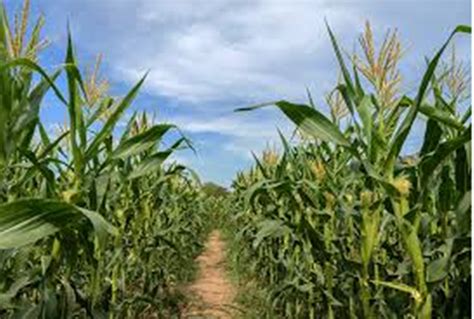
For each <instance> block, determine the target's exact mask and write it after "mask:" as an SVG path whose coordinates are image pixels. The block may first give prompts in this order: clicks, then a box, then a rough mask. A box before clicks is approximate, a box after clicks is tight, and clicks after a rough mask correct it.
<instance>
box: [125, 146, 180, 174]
mask: <svg viewBox="0 0 474 319" xmlns="http://www.w3.org/2000/svg"><path fill="white" fill-rule="evenodd" d="M171 153H172V151H164V152H157V153H154V154H152V155H150V156H147V157H146V158H145V159H144V160H143V161H141V162H140V163H139V164H138V165H137V167H136V168H135V169H134V170H133V171H132V172H131V173H130V175H129V176H128V178H129V179H134V178H138V177H141V176H143V175H147V174H150V173H152V172H154V171H156V170H157V169H159V167H160V166H161V164H163V162H164V161H165V160H166V159H167V158H168V157H169V156H170V155H171Z"/></svg>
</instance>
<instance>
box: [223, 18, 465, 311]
mask: <svg viewBox="0 0 474 319" xmlns="http://www.w3.org/2000/svg"><path fill="white" fill-rule="evenodd" d="M458 33H470V28H469V27H465V26H459V27H457V28H456V29H455V30H454V32H453V33H452V35H451V36H450V37H449V39H448V40H447V41H446V43H445V44H444V45H443V46H442V47H441V49H440V50H439V51H438V52H437V53H436V55H435V56H434V57H433V58H432V59H431V60H429V61H428V63H427V67H426V72H425V74H424V75H423V77H422V80H421V83H420V84H419V86H418V92H417V94H416V95H415V96H414V97H410V96H409V95H405V94H403V92H401V90H400V81H401V76H400V73H399V72H398V70H397V63H398V61H399V59H400V57H401V48H400V42H399V40H398V38H397V35H396V33H389V34H388V35H387V37H386V38H385V40H384V42H383V43H382V46H381V47H380V49H379V50H377V49H376V48H375V47H374V41H373V36H372V30H371V28H370V25H367V27H366V31H365V33H364V35H363V36H362V37H361V38H360V45H361V48H362V51H363V53H364V54H362V55H360V56H358V55H355V56H354V57H350V59H349V60H350V61H349V63H348V61H347V60H348V59H347V58H346V56H345V55H344V54H343V53H342V52H343V50H342V49H341V48H340V47H339V44H338V42H337V40H336V37H335V36H334V34H333V33H332V31H331V29H329V27H328V34H329V36H330V39H331V42H332V45H333V48H334V52H335V56H336V59H337V61H338V63H339V66H340V72H341V81H340V82H339V83H338V84H337V86H336V88H335V89H334V91H332V92H331V93H330V94H329V95H328V99H327V101H328V106H329V107H330V109H331V117H326V116H325V115H324V114H323V113H321V112H320V111H319V110H318V108H317V107H316V106H315V105H314V103H313V102H312V98H311V96H309V103H308V104H307V105H299V104H294V103H290V102H287V101H279V102H277V103H275V104H273V103H272V104H271V105H274V106H276V107H277V108H278V109H279V110H280V111H281V112H282V113H283V114H284V115H285V116H286V117H287V118H288V119H289V120H290V121H292V122H293V123H294V124H295V126H296V132H295V133H296V134H295V135H297V136H298V137H299V138H298V141H299V142H297V143H296V145H295V143H291V142H290V141H289V140H288V139H286V138H285V137H284V136H283V135H282V136H281V144H282V151H281V152H276V151H274V150H271V149H269V150H267V151H266V152H264V153H263V155H262V156H261V157H260V158H258V157H256V156H255V166H254V167H253V168H252V169H250V170H248V171H244V172H241V173H240V174H239V175H238V176H237V178H236V179H235V181H234V183H233V188H234V190H235V191H234V192H233V194H232V202H231V203H232V205H230V208H229V209H230V210H231V211H232V217H231V218H230V220H229V221H228V222H227V223H226V226H225V227H226V228H227V233H228V237H229V238H230V241H231V242H232V244H231V251H230V258H231V263H232V264H233V265H234V267H235V268H236V269H237V272H238V273H239V274H240V276H241V277H243V278H245V280H247V281H250V282H252V283H253V286H252V287H253V289H260V291H261V292H260V295H259V296H260V297H259V298H260V308H261V310H260V311H261V312H260V313H258V314H257V315H255V317H256V318H263V317H265V318H399V317H404V318H469V317H470V316H471V303H470V299H471V270H470V264H471V230H470V224H471V217H470V206H471V182H470V181H471V158H470V154H471V125H470V123H469V119H470V116H471V108H470V105H469V106H468V108H467V109H466V107H464V106H463V101H462V98H461V96H462V90H459V89H460V88H461V89H462V87H463V86H465V83H464V82H463V81H464V80H465V79H463V77H460V76H459V74H460V72H459V68H452V67H450V68H447V69H446V70H445V72H441V73H440V72H437V71H439V70H440V69H442V68H440V67H439V64H440V60H441V57H442V55H443V53H444V51H445V50H446V48H447V47H448V45H449V42H450V41H451V39H452V38H453V37H454V36H457V34H458ZM461 73H462V72H461ZM453 83H455V85H452V84H453ZM264 106H267V105H259V106H255V107H250V108H244V109H239V110H238V111H250V110H255V109H258V108H261V107H264ZM418 117H424V118H426V119H427V122H426V123H427V124H426V131H425V134H424V139H423V142H422V145H421V147H420V149H419V150H418V151H417V152H416V154H413V155H412V156H402V155H401V150H402V148H403V146H404V144H405V143H406V141H407V136H408V134H409V132H410V130H411V128H412V126H413V123H414V121H415V120H416V119H417V118H418ZM235 233H236V235H235V237H234V236H233V235H232V234H235ZM247 299H252V297H250V298H247ZM257 299H258V298H257ZM247 301H248V300H247ZM253 302H254V304H255V301H253ZM251 303H252V301H251ZM257 304H258V303H257ZM248 317H251V314H249V315H248Z"/></svg>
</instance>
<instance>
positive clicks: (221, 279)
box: [184, 230, 235, 319]
mask: <svg viewBox="0 0 474 319" xmlns="http://www.w3.org/2000/svg"><path fill="white" fill-rule="evenodd" d="M197 262H198V263H199V274H198V278H197V279H196V281H195V282H194V283H193V284H192V285H191V286H190V287H189V291H190V292H191V294H192V295H194V297H193V298H194V299H195V300H193V302H192V303H191V305H190V307H189V309H188V310H187V311H186V313H185V315H184V318H187V319H191V318H195V319H197V318H206V319H211V318H212V319H228V318H232V315H231V314H232V309H233V306H232V300H233V298H234V296H235V288H234V287H233V286H232V285H231V283H230V282H229V280H228V279H227V277H226V272H225V266H224V262H225V256H224V243H223V241H222V239H221V235H220V233H219V231H216V230H215V231H213V232H212V233H211V235H210V237H209V239H208V241H207V243H206V247H205V249H204V252H203V253H202V254H201V256H199V257H198V258H197Z"/></svg>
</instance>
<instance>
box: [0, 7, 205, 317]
mask: <svg viewBox="0 0 474 319" xmlns="http://www.w3.org/2000/svg"><path fill="white" fill-rule="evenodd" d="M29 20H31V19H30V18H29V1H25V3H24V6H23V10H22V12H21V13H19V14H18V15H16V16H15V18H14V21H13V22H9V21H8V16H7V13H6V10H5V8H4V7H1V8H0V317H1V318H28V319H30V318H48V319H51V318H150V317H154V318H172V317H173V316H176V315H177V314H179V313H180V311H181V307H182V298H181V293H180V291H181V290H180V289H179V283H182V282H185V281H186V280H189V279H190V278H191V277H192V276H193V271H194V269H193V267H192V266H191V265H192V264H193V259H194V257H195V256H196V255H197V254H198V253H199V251H200V249H201V247H202V241H203V239H204V237H205V233H206V229H207V226H206V223H205V221H206V216H205V214H204V212H205V210H206V207H204V206H203V205H204V204H203V203H204V199H205V196H204V194H203V193H202V192H201V191H200V190H199V187H198V184H199V182H198V181H197V180H196V179H195V178H194V177H193V174H191V173H190V172H189V171H188V170H187V169H186V168H185V167H183V166H181V165H178V164H171V165H165V164H163V162H164V161H165V160H166V159H167V158H169V157H170V155H171V154H173V152H174V151H176V150H178V149H180V148H183V147H188V146H189V145H188V144H189V142H188V141H187V139H186V138H184V137H178V138H175V140H174V141H173V136H176V135H177V134H174V135H171V136H170V133H171V132H179V131H178V130H177V128H176V127H175V126H173V125H171V124H165V123H156V121H154V120H153V119H152V118H150V116H149V115H147V114H137V113H134V114H133V115H132V116H131V117H130V116H129V115H128V114H130V113H129V112H127V110H128V109H129V108H130V105H131V104H132V102H133V100H134V98H135V97H136V96H137V94H138V91H139V89H140V87H141V85H142V83H143V81H144V79H142V80H141V81H140V82H139V83H138V84H137V85H136V86H135V87H133V88H132V89H131V90H130V92H129V93H127V94H126V95H125V96H124V97H121V98H115V97H112V96H111V95H109V94H108V93H107V87H108V83H107V81H105V80H103V78H101V77H100V75H99V73H98V65H97V66H96V68H94V69H93V70H92V71H90V72H87V73H86V75H85V76H84V75H83V72H82V71H81V70H80V69H79V67H78V63H77V61H76V58H75V52H74V47H73V44H72V41H71V37H69V39H68V45H67V51H66V57H65V61H64V64H62V65H61V66H60V67H59V68H58V69H57V70H55V71H53V72H49V71H47V70H46V69H44V68H42V67H41V66H40V65H39V64H38V52H39V51H40V50H41V49H43V48H44V47H45V45H46V43H45V42H44V41H43V40H42V38H41V35H40V32H41V27H42V26H43V19H42V18H40V19H39V20H38V21H37V22H36V23H35V24H34V25H33V26H31V27H29V25H28V21H29ZM47 104H56V105H55V106H54V107H55V108H58V109H59V108H63V109H64V110H66V124H65V125H63V126H61V127H59V128H58V129H57V130H56V131H53V132H52V129H51V128H50V127H48V126H47V125H46V124H45V123H44V122H43V121H42V120H41V118H40V112H41V109H43V108H44V107H47ZM51 107H52V106H51ZM165 136H169V137H168V138H166V140H167V141H168V146H164V145H165V143H164V142H163V138H164V137H165ZM170 140H172V142H171V143H170V142H169V141H170Z"/></svg>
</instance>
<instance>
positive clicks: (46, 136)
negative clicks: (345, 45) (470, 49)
mask: <svg viewBox="0 0 474 319" xmlns="http://www.w3.org/2000/svg"><path fill="white" fill-rule="evenodd" d="M29 9H30V2H29V1H28V0H25V2H24V4H23V7H22V10H21V12H19V13H18V14H16V15H9V14H8V13H7V10H6V9H5V7H4V6H3V5H2V6H1V8H0V318H25V319H26V318H28V319H29V318H48V319H49V318H110V319H112V318H182V313H183V308H184V307H185V305H186V296H185V295H184V294H185V293H184V292H183V289H182V287H183V286H185V285H186V284H187V283H189V282H190V281H192V280H193V278H194V277H195V275H196V262H195V260H196V257H197V256H198V255H199V254H200V253H201V251H202V249H203V247H204V243H205V241H206V238H207V237H208V234H209V233H210V231H211V230H212V229H213V228H219V229H221V230H222V232H223V233H224V235H225V236H224V237H225V238H226V241H227V244H228V249H227V252H226V253H227V259H228V260H227V261H228V268H229V271H230V272H232V273H234V274H235V277H236V278H237V279H236V281H237V282H238V284H239V287H240V290H241V294H240V297H239V298H238V300H237V301H238V302H239V303H240V307H239V309H240V312H241V314H242V317H243V318H330V319H331V318H337V317H339V318H420V319H421V318H423V319H428V318H470V317H471V163H472V159H471V105H470V95H469V91H470V85H469V84H470V83H469V79H468V78H467V74H466V72H465V69H463V67H462V66H461V65H459V64H458V63H457V62H456V59H455V54H454V53H453V56H452V58H451V59H449V58H446V55H447V52H448V51H449V48H450V45H451V42H452V41H453V39H454V38H455V37H463V36H464V37H466V36H468V35H466V34H470V33H471V28H470V27H468V26H464V25H460V26H458V27H456V28H455V29H454V31H453V32H452V34H451V35H450V36H449V38H448V39H447V40H446V42H445V43H444V44H442V46H441V47H440V49H439V50H438V51H437V52H436V54H435V55H434V56H433V57H431V58H430V59H428V60H427V63H426V65H425V66H423V68H424V69H425V72H424V74H423V75H422V77H421V79H420V83H419V84H418V85H417V90H416V93H415V94H411V93H405V92H404V89H403V86H402V82H403V81H402V75H401V73H400V71H399V62H400V60H401V59H402V57H403V48H402V45H401V42H400V40H399V39H398V35H397V33H396V32H388V33H387V34H386V37H385V38H384V41H383V42H382V43H381V45H380V47H377V46H376V44H375V41H374V36H373V31H372V29H371V27H370V24H368V23H367V25H366V27H365V31H364V33H363V35H362V36H361V37H360V38H359V51H357V52H355V53H354V54H350V55H349V54H346V51H344V50H343V49H342V48H341V47H340V46H339V43H338V41H337V38H336V36H335V34H334V33H333V31H332V30H331V28H330V27H329V26H328V27H327V32H328V35H329V41H330V42H331V44H332V47H333V50H334V55H335V59H336V61H337V63H338V66H339V72H340V79H339V81H338V83H337V84H336V85H335V87H334V89H333V90H332V91H331V92H329V94H328V95H327V97H326V102H327V107H328V109H329V110H330V114H329V115H325V112H323V111H321V109H320V108H319V107H318V106H316V104H315V102H314V101H313V98H312V96H311V94H310V93H309V92H308V102H307V104H298V103H292V102H288V101H284V100H282V101H278V102H275V103H267V104H260V105H257V106H251V107H246V108H241V109H238V110H237V111H238V116H242V117H244V116H246V115H247V113H246V112H249V111H251V112H254V113H255V112H258V110H259V109H261V108H263V107H268V108H272V107H273V108H276V109H277V110H278V111H281V113H282V114H283V115H284V116H285V117H286V118H287V119H288V120H289V121H290V122H292V123H293V124H294V126H295V131H294V134H293V136H292V137H291V138H289V137H286V136H284V134H283V133H280V138H281V145H280V147H279V148H278V149H268V150H266V151H264V152H263V154H262V155H261V156H256V155H254V164H253V166H252V167H251V168H249V169H248V170H244V171H242V172H239V173H238V174H237V176H236V177H235V179H234V181H233V183H232V189H231V191H229V192H228V191H227V190H226V189H224V188H220V187H218V186H216V185H213V184H212V183H210V184H208V185H201V182H200V180H199V177H198V176H197V174H196V173H195V172H194V171H192V170H191V169H190V168H187V167H186V166H184V165H181V164H179V163H177V162H175V161H172V156H173V154H175V153H176V152H179V151H180V150H182V149H192V150H194V148H193V145H192V143H191V141H190V140H189V139H188V138H187V137H186V136H185V135H184V134H183V133H182V132H181V130H180V129H179V128H178V127H177V126H175V125H173V124H172V123H166V122H161V123H160V122H157V121H156V120H155V118H154V117H153V116H151V115H150V114H149V113H146V112H133V113H132V112H131V110H133V105H134V101H135V100H136V98H137V96H138V95H139V93H140V90H141V88H142V85H143V83H144V82H145V81H146V75H144V76H143V78H141V80H140V81H138V83H136V84H135V86H133V87H132V88H131V89H130V90H129V91H128V92H127V93H126V94H125V95H123V96H121V97H116V96H113V95H112V94H110V93H109V86H110V84H109V82H108V81H107V80H106V79H105V78H104V77H103V76H102V75H101V73H100V62H101V57H99V58H98V59H97V62H96V64H95V66H94V67H93V68H92V69H87V68H83V67H82V66H81V65H80V64H79V62H78V60H77V58H76V51H75V46H74V41H73V37H72V35H71V33H70V32H69V31H68V37H67V43H65V45H64V47H65V51H64V63H63V64H61V65H60V66H59V67H57V68H56V69H55V70H52V71H51V70H49V69H47V68H46V67H44V66H43V65H41V63H40V62H39V61H40V59H39V56H40V55H41V54H42V53H43V51H45V50H47V46H48V42H47V41H45V40H44V39H43V37H42V35H41V32H42V28H43V25H44V19H43V18H42V17H40V18H39V19H37V20H36V21H33V19H31V17H30V13H29V11H30V10H29ZM32 22H33V23H32ZM427 32H428V31H427ZM359 52H360V53H359ZM453 52H454V51H453ZM46 97H50V98H51V97H52V98H53V99H54V101H55V102H54V103H56V104H57V105H55V106H54V107H58V108H63V109H64V110H66V120H65V123H64V125H62V126H61V127H59V128H57V129H56V130H55V131H52V130H51V129H50V128H49V127H48V126H47V124H46V123H45V122H44V121H43V120H42V119H41V117H40V112H41V110H42V108H44V107H47V104H48V103H51V102H49V101H50V100H51V99H46ZM47 101H48V102H47ZM130 114H132V115H131V116H130ZM420 119H421V120H425V122H426V127H425V130H424V132H422V135H423V136H421V137H422V143H421V145H420V147H419V149H418V150H417V151H416V152H415V153H414V154H409V155H406V154H405V153H403V149H404V147H406V144H407V141H408V137H409V134H410V132H412V131H413V130H414V125H416V124H415V123H417V121H419V120H420ZM170 141H171V142H170ZM246 287H247V288H246Z"/></svg>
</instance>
